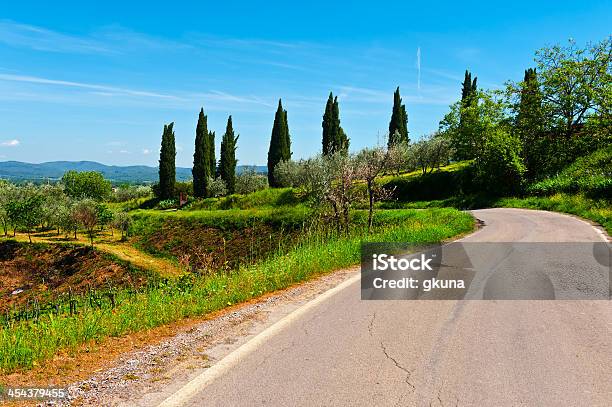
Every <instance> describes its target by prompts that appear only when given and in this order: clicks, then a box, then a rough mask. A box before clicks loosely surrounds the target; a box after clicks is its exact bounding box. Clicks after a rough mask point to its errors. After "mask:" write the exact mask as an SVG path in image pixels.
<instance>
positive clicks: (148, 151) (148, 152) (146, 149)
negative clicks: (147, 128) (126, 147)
mask: <svg viewBox="0 0 612 407" xmlns="http://www.w3.org/2000/svg"><path fill="white" fill-rule="evenodd" d="M142 153H143V154H144V155H149V154H151V150H149V149H148V148H144V149H143V150H142Z"/></svg>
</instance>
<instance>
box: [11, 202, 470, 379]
mask: <svg viewBox="0 0 612 407" xmlns="http://www.w3.org/2000/svg"><path fill="white" fill-rule="evenodd" d="M176 216H187V217H188V215H182V214H181V215H179V214H177V215H176ZM377 224H378V227H377V228H376V230H375V231H374V232H373V233H372V234H371V235H367V234H366V233H365V230H361V232H356V233H354V234H353V235H352V236H351V237H341V238H332V239H329V238H325V237H323V236H319V235H313V236H311V237H310V238H309V239H307V240H304V241H303V242H301V243H300V245H299V246H297V247H295V248H294V249H293V250H291V251H290V252H289V253H286V254H285V255H277V256H273V257H270V258H268V259H267V260H264V261H262V262H260V263H257V264H254V265H250V266H245V267H241V268H239V269H238V270H237V271H234V272H230V273H218V274H212V275H207V276H203V277H197V278H193V279H190V280H189V282H188V284H181V285H172V284H170V285H167V286H162V287H159V288H155V289H151V290H147V291H144V292H140V293H136V294H133V293H132V294H128V293H127V292H119V293H118V294H117V300H118V303H119V306H118V307H116V308H115V309H114V310H112V311H111V310H108V309H106V310H105V309H101V310H97V309H92V310H91V311H90V312H87V313H81V314H78V315H75V316H59V317H57V316H53V315H48V316H43V317H41V319H40V320H39V321H38V322H37V323H33V322H23V323H16V324H14V325H11V326H9V327H2V328H0V370H1V371H4V372H10V371H13V370H16V369H27V368H30V367H32V366H34V365H35V364H37V363H39V362H41V361H44V360H45V359H48V358H51V357H53V355H54V354H55V353H57V352H58V351H60V350H74V349H77V348H78V347H79V346H80V345H82V344H84V343H87V342H89V341H92V340H93V341H96V340H100V339H102V338H104V337H107V336H120V335H125V334H127V333H130V332H135V331H140V330H144V329H148V328H152V327H155V326H159V325H162V324H165V323H169V322H172V321H176V320H178V319H181V318H184V317H188V316H195V315H203V314H206V313H209V312H212V311H216V310H219V309H222V308H224V307H226V306H227V305H231V304H235V303H239V302H243V301H247V300H249V299H251V298H254V297H257V296H259V295H262V294H264V293H267V292H271V291H274V290H278V289H282V288H286V287H288V286H290V285H292V284H295V283H297V282H300V281H304V280H307V279H309V278H312V277H314V276H316V275H319V274H321V273H325V272H329V271H332V270H335V269H338V268H342V267H347V266H351V265H354V264H357V263H358V262H359V258H360V244H361V242H362V241H363V240H369V241H409V242H436V241H440V240H444V239H448V238H451V237H453V236H456V235H458V234H462V233H466V232H468V231H470V230H472V228H473V219H472V217H471V216H469V215H468V214H466V213H462V212H460V211H457V210H455V209H432V210H426V211H422V210H400V211H381V212H379V213H378V215H377ZM382 225H385V226H384V227H383V226H382Z"/></svg>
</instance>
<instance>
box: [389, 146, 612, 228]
mask: <svg viewBox="0 0 612 407" xmlns="http://www.w3.org/2000/svg"><path fill="white" fill-rule="evenodd" d="M464 168H465V165H462V164H461V163H458V164H455V165H454V166H449V167H445V168H443V169H442V170H443V171H439V172H434V173H433V174H428V175H425V176H421V175H419V174H418V173H410V174H406V175H404V176H400V177H394V178H391V179H389V180H387V183H388V185H390V186H395V187H396V192H397V195H396V196H397V198H398V201H396V202H385V203H383V204H381V205H380V206H381V207H383V208H413V209H414V208H437V207H455V208H459V209H478V208H490V207H508V208H528V209H541V210H547V211H555V212H563V213H568V214H572V215H576V216H580V217H582V218H585V219H589V220H592V221H594V222H597V223H599V224H600V225H602V226H603V227H604V228H605V229H606V230H607V232H608V233H609V234H612V146H610V147H608V148H604V149H601V150H597V151H595V152H593V153H592V154H590V155H588V156H586V157H582V158H579V159H578V160H576V161H575V162H574V163H573V164H571V165H569V166H568V167H567V168H565V169H564V170H563V171H561V172H560V173H559V174H558V175H556V176H553V177H550V178H546V179H544V180H541V181H539V182H536V183H533V184H531V185H527V186H526V188H525V194H524V195H523V196H516V197H491V196H484V195H478V194H464V193H462V189H461V183H462V174H461V171H462V170H463V169H464Z"/></svg>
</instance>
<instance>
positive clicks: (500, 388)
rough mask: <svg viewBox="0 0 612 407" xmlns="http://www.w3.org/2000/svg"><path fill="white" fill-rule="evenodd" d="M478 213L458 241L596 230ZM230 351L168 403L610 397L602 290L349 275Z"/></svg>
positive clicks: (589, 400)
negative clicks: (560, 291)
mask: <svg viewBox="0 0 612 407" xmlns="http://www.w3.org/2000/svg"><path fill="white" fill-rule="evenodd" d="M474 216H476V217H477V218H478V219H481V220H482V221H484V222H485V225H486V226H484V228H482V229H481V230H479V231H478V232H476V233H474V234H473V235H470V236H468V237H467V238H465V239H463V240H462V241H463V242H466V243H468V242H469V243H473V242H602V241H603V239H604V237H603V235H602V234H601V233H600V232H598V231H597V230H596V229H595V228H593V227H592V226H591V225H589V224H588V223H586V222H583V221H580V220H578V219H575V218H572V217H569V216H566V215H561V214H554V213H548V212H540V211H527V210H518V209H486V210H478V211H474ZM512 256H517V257H518V258H517V259H514V261H517V262H520V263H521V264H524V263H525V262H526V261H527V262H528V261H529V256H526V255H525V253H520V252H519V253H518V254H510V257H512ZM584 256H585V258H584V259H573V260H572V261H573V262H574V263H576V264H578V265H579V264H581V263H582V262H591V261H592V254H589V253H584ZM485 257H486V256H485ZM553 260H554V259H553ZM565 261H566V260H565V259H564V258H563V256H561V257H560V258H558V259H556V268H557V269H563V268H564V262H565ZM572 267H573V266H572ZM566 268H569V266H567V267H566ZM570 284H571V280H570ZM587 285H588V284H587ZM570 288H571V287H570ZM587 288H588V287H587ZM236 352H237V353H236ZM236 352H235V353H234V354H230V355H229V356H228V357H227V358H226V359H227V360H225V362H224V360H222V361H221V362H219V363H220V364H221V367H220V368H219V369H217V370H216V371H214V369H213V371H212V372H209V373H205V375H206V377H200V378H196V379H194V381H193V382H192V383H191V385H188V386H187V387H185V388H184V389H183V390H182V391H179V392H178V393H176V394H175V395H174V396H172V397H171V398H170V399H169V400H168V403H167V405H171V404H172V403H176V405H192V406H202V405H205V406H252V405H272V406H287V405H308V406H341V405H342V406H344V405H376V406H395V405H398V406H412V405H415V406H421V405H423V406H430V405H431V406H447V405H452V406H456V405H459V406H482V405H494V406H517V405H521V406H523V405H534V406H542V405H551V406H559V405H563V406H609V405H612V306H611V304H610V302H608V301H607V300H599V301H597V300H581V301H572V300H559V299H557V300H554V301H537V300H521V301H499V300H489V301H482V300H476V301H455V300H453V301H426V300H415V301H362V300H361V299H360V285H359V281H358V279H353V280H352V282H351V283H347V284H345V286H343V287H341V288H340V289H338V290H335V291H334V292H333V293H330V294H329V295H326V296H324V298H323V299H321V300H319V301H316V302H315V303H314V304H311V305H309V306H307V307H306V308H305V309H303V310H301V311H300V312H298V313H297V314H296V315H295V316H293V317H291V318H289V319H288V320H286V321H284V322H283V323H281V324H280V325H279V326H277V327H276V328H275V329H272V330H271V332H268V333H264V334H263V335H260V336H259V337H258V338H256V339H255V343H252V344H251V345H248V344H247V346H246V347H245V348H244V349H239V350H238V351H236ZM224 364H225V365H224ZM223 365H224V366H223Z"/></svg>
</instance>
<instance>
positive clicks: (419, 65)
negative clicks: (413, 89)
mask: <svg viewBox="0 0 612 407" xmlns="http://www.w3.org/2000/svg"><path fill="white" fill-rule="evenodd" d="M417 89H418V90H421V47H417Z"/></svg>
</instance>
